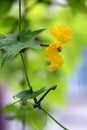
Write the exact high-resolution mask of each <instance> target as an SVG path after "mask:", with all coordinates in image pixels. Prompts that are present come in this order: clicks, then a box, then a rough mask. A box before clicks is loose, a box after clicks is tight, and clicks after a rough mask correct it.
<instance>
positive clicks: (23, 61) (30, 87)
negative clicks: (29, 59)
mask: <svg viewBox="0 0 87 130" xmlns="http://www.w3.org/2000/svg"><path fill="white" fill-rule="evenodd" d="M20 55H21V59H22V63H23V66H24V71H25V76H26V80H27V83H28V86H29V89H30V90H31V91H32V86H31V84H30V81H29V78H28V74H27V70H26V65H25V60H24V57H23V54H22V53H20Z"/></svg>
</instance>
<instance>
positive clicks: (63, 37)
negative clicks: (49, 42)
mask: <svg viewBox="0 0 87 130" xmlns="http://www.w3.org/2000/svg"><path fill="white" fill-rule="evenodd" d="M51 34H52V35H53V36H54V38H56V39H57V41H60V42H63V43H66V42H69V41H70V40H71V38H72V31H71V29H70V28H69V27H68V26H66V25H61V26H57V27H53V28H52V29H51Z"/></svg>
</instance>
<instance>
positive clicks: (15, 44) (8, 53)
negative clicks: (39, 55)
mask: <svg viewBox="0 0 87 130" xmlns="http://www.w3.org/2000/svg"><path fill="white" fill-rule="evenodd" d="M44 30H45V29H41V30H36V31H33V32H31V31H30V30H29V29H25V30H22V31H20V32H19V33H18V35H17V34H9V35H7V36H6V37H5V38H2V39H0V49H3V50H5V53H4V56H3V60H2V66H3V65H4V64H5V63H6V62H7V61H9V60H11V59H13V58H14V57H15V56H16V55H17V54H18V53H19V52H20V51H22V50H23V49H27V48H33V49H41V46H40V45H39V44H38V42H37V41H36V40H35V37H36V36H37V35H39V34H40V33H41V32H43V31H44ZM18 38H19V39H18Z"/></svg>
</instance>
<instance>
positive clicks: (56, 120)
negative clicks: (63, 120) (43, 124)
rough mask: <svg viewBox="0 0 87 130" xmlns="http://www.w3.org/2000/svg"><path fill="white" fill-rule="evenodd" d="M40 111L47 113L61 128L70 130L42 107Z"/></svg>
mask: <svg viewBox="0 0 87 130" xmlns="http://www.w3.org/2000/svg"><path fill="white" fill-rule="evenodd" d="M40 109H41V110H42V111H43V112H44V113H46V114H47V115H48V116H49V117H50V118H51V119H52V120H53V121H55V122H56V123H57V124H58V125H59V126H60V127H62V128H63V129H64V130H68V129H67V128H65V127H64V126H63V125H62V124H60V123H59V122H58V121H57V120H56V119H54V118H53V117H52V116H51V115H50V114H49V113H48V112H47V111H46V110H44V109H43V108H42V107H40Z"/></svg>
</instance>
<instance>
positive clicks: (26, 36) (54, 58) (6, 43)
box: [0, 0, 72, 130]
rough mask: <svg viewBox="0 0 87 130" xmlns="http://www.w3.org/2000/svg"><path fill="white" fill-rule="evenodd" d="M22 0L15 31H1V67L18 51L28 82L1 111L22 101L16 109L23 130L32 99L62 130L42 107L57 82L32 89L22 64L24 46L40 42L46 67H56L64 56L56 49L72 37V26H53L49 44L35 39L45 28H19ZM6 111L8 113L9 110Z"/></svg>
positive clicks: (37, 46) (59, 49)
mask: <svg viewBox="0 0 87 130" xmlns="http://www.w3.org/2000/svg"><path fill="white" fill-rule="evenodd" d="M21 2H22V0H19V31H18V33H17V34H8V35H7V34H4V33H1V34H2V35H4V38H1V39H0V49H1V50H4V53H3V59H2V67H3V65H4V64H6V62H8V61H10V60H12V59H13V58H14V57H15V56H16V55H17V54H20V56H21V60H22V63H23V67H24V72H25V77H26V81H27V84H28V90H25V91H21V92H19V93H17V94H16V95H15V96H13V97H14V98H16V99H18V100H17V101H16V102H14V103H13V104H10V105H9V106H7V107H6V108H5V109H4V113H6V111H8V112H9V108H10V110H11V107H12V109H13V108H14V109H15V106H14V104H15V103H17V102H20V103H21V107H20V109H19V111H22V112H21V114H20V115H21V116H20V120H22V123H23V130H24V129H25V126H26V125H25V123H26V120H25V118H26V114H25V113H26V111H27V110H28V109H30V108H29V107H30V105H29V103H30V102H29V100H30V99H33V102H32V107H33V108H34V109H36V108H38V109H39V110H40V111H43V112H44V113H45V114H46V115H48V116H49V117H50V118H51V119H52V120H54V121H55V122H56V123H57V124H58V125H59V126H60V127H62V128H63V129H64V130H68V129H67V128H65V127H64V126H63V125H62V124H60V123H59V122H58V121H57V120H56V119H54V118H53V117H52V116H51V115H50V114H49V113H48V112H47V111H46V110H45V109H44V108H43V107H42V104H41V103H42V101H43V99H44V98H45V97H46V95H47V94H48V93H49V92H50V91H51V90H55V89H56V87H57V85H52V86H51V87H50V88H49V89H46V88H41V89H39V90H37V91H34V90H33V87H32V85H31V83H30V80H29V77H28V74H27V68H26V64H25V57H24V52H25V50H26V49H28V48H31V49H42V47H43V46H45V47H46V60H47V61H49V62H50V63H51V65H49V66H48V67H47V69H48V71H55V70H57V69H58V68H59V67H60V66H61V65H62V64H63V60H62V58H61V56H60V55H59V53H60V52H61V51H62V49H63V48H64V46H65V44H66V43H67V42H69V41H70V40H71V37H72V32H71V29H70V28H69V27H68V26H66V25H61V26H57V27H52V29H51V34H52V35H53V36H54V38H55V39H56V41H55V42H53V43H51V44H50V45H49V44H42V43H40V42H38V41H36V40H35V38H36V37H37V35H39V34H40V33H42V32H43V31H45V29H40V30H35V31H31V30H30V29H28V28H27V29H25V28H22V26H21V25H22V15H21ZM40 94H42V96H41V97H40V98H39V99H38V98H37V97H38V96H39V95H40ZM8 112H7V113H8Z"/></svg>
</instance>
